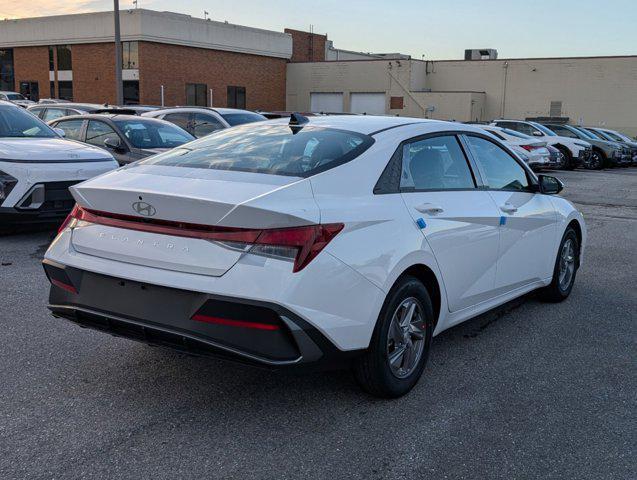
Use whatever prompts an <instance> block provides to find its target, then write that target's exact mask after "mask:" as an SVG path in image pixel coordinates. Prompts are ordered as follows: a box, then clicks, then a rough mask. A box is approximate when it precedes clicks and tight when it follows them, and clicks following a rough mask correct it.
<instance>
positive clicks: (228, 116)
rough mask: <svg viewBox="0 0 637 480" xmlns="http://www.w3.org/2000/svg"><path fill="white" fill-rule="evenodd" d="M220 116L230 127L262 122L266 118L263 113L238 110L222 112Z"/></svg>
mask: <svg viewBox="0 0 637 480" xmlns="http://www.w3.org/2000/svg"><path fill="white" fill-rule="evenodd" d="M221 116H222V117H223V118H224V120H225V121H226V122H228V123H229V124H230V126H231V127H234V126H236V125H243V124H244V123H253V122H262V121H263V120H267V118H265V117H264V116H263V115H261V114H259V113H252V112H238V113H222V114H221Z"/></svg>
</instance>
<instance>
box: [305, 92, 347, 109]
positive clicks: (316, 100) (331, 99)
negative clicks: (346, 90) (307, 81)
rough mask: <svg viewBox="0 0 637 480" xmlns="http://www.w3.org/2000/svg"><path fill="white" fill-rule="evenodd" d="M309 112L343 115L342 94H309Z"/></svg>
mask: <svg viewBox="0 0 637 480" xmlns="http://www.w3.org/2000/svg"><path fill="white" fill-rule="evenodd" d="M310 110H311V111H312V112H317V113H318V112H330V113H343V93H310Z"/></svg>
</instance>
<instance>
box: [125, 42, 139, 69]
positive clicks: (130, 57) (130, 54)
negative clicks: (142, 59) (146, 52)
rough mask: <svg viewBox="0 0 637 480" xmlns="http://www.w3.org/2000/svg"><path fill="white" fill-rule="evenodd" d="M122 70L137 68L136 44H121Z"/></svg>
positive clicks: (137, 52) (137, 49) (137, 51)
mask: <svg viewBox="0 0 637 480" xmlns="http://www.w3.org/2000/svg"><path fill="white" fill-rule="evenodd" d="M122 68H124V69H137V68H139V44H138V43H137V42H122Z"/></svg>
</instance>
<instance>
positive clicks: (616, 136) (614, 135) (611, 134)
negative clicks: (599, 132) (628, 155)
mask: <svg viewBox="0 0 637 480" xmlns="http://www.w3.org/2000/svg"><path fill="white" fill-rule="evenodd" d="M603 132H604V134H605V135H606V136H607V137H609V138H610V139H611V140H614V141H615V142H625V141H626V139H625V138H623V137H622V136H621V135H620V134H619V133H615V132H609V131H608V130H604V131H603ZM629 141H630V140H629Z"/></svg>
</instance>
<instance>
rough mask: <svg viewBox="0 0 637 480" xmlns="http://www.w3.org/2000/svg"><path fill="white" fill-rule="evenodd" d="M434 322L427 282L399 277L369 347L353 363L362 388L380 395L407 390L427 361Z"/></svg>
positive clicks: (391, 394) (394, 396)
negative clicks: (408, 315)
mask: <svg viewBox="0 0 637 480" xmlns="http://www.w3.org/2000/svg"><path fill="white" fill-rule="evenodd" d="M412 305H415V306H414V310H413V312H414V315H413V317H412V319H411V320H410V321H408V322H403V326H402V327H401V326H400V322H399V320H400V317H401V314H402V313H408V312H409V311H410V309H411V306H412ZM418 316H419V317H420V321H418ZM403 318H406V317H403ZM433 326H434V315H433V308H432V304H431V298H430V297H429V293H428V292H427V289H426V288H425V286H424V285H423V284H422V282H420V281H419V280H418V279H416V278H414V277H411V276H405V277H402V278H400V279H399V280H398V282H397V283H396V284H395V285H394V286H393V287H392V289H391V290H390V292H389V294H388V295H387V298H386V299H385V303H384V304H383V308H382V309H381V311H380V314H379V316H378V321H377V322H376V328H375V329H374V334H373V335H372V339H371V342H370V345H369V348H368V349H367V351H366V352H365V354H364V355H363V356H362V357H361V358H359V359H358V360H357V361H356V363H355V365H354V374H355V376H356V380H357V381H358V383H359V385H360V386H361V388H362V389H363V390H365V391H366V392H368V393H369V394H371V395H374V396H376V397H381V398H397V397H401V396H403V395H405V394H406V393H408V392H409V391H410V390H411V389H412V388H413V387H414V385H416V383H417V382H418V380H419V379H420V376H421V375H422V372H423V370H424V368H425V364H426V363H427V358H428V356H429V349H430V346H431V336H432V333H433ZM412 327H413V328H412ZM390 330H391V332H390ZM405 339H407V340H406V341H405ZM410 343H411V349H410V347H409V344H410ZM401 351H402V352H403V353H402V355H401V353H400V352H401ZM390 359H392V360H394V361H393V363H390Z"/></svg>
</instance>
